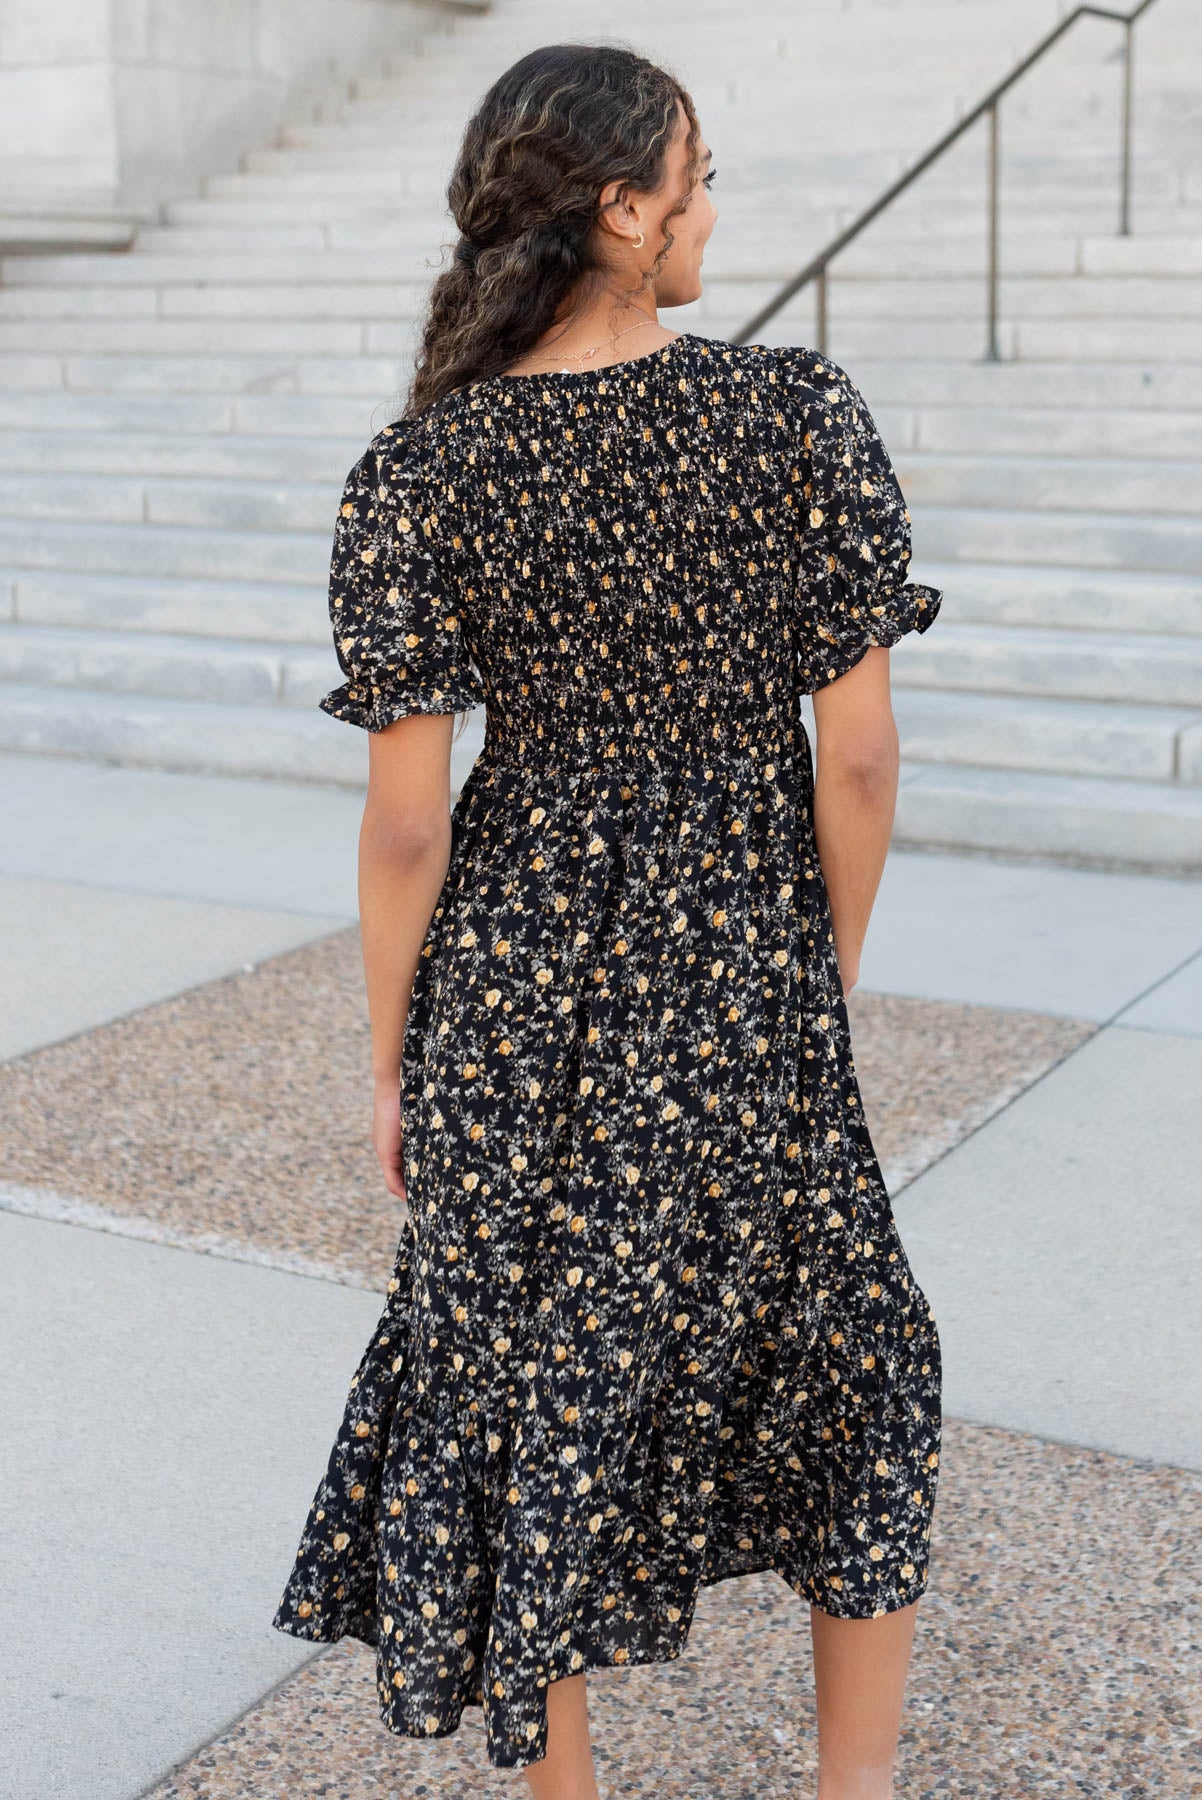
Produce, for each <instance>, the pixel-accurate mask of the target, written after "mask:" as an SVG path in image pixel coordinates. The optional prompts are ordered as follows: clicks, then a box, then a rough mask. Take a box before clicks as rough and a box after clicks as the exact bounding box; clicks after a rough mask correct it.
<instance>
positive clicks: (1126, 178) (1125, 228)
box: [1119, 19, 1135, 237]
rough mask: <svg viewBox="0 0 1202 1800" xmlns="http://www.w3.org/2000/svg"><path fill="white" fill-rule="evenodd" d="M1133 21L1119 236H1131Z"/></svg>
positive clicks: (1127, 51)
mask: <svg viewBox="0 0 1202 1800" xmlns="http://www.w3.org/2000/svg"><path fill="white" fill-rule="evenodd" d="M1134 25H1135V21H1134V19H1128V20H1127V24H1126V33H1125V46H1124V50H1123V172H1122V191H1121V196H1120V200H1119V235H1120V237H1130V235H1131V52H1132V50H1133V49H1134V47H1135V34H1134V29H1133V28H1134Z"/></svg>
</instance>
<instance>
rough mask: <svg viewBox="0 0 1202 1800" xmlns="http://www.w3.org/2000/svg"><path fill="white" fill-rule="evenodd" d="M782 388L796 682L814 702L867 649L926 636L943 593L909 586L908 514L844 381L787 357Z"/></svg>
mask: <svg viewBox="0 0 1202 1800" xmlns="http://www.w3.org/2000/svg"><path fill="white" fill-rule="evenodd" d="M785 378H786V382H787V385H788V388H789V392H790V395H791V398H792V401H793V405H794V409H795V411H794V428H795V429H799V430H800V432H801V443H800V455H799V457H798V459H797V464H796V467H795V469H794V476H795V478H797V477H799V478H800V482H801V489H800V498H799V499H796V500H795V502H794V504H795V506H796V508H797V510H798V511H799V512H800V514H801V518H800V525H801V527H802V538H801V556H800V565H801V566H800V571H799V579H798V602H799V615H800V616H799V630H798V674H799V680H800V685H801V690H802V692H804V693H813V692H814V691H815V689H817V688H820V687H824V686H826V685H827V684H828V683H829V682H832V681H835V680H837V679H838V677H839V676H840V675H844V674H846V673H847V671H848V669H850V668H853V667H854V666H855V664H856V663H857V662H859V661H860V659H861V657H862V656H863V655H864V654H865V652H866V651H867V650H868V649H869V648H870V647H871V646H872V645H874V644H877V645H881V646H882V647H883V648H885V649H889V648H891V647H892V646H893V645H894V644H896V643H897V642H898V640H899V639H900V638H902V637H904V636H905V634H906V633H907V632H909V631H926V630H928V629H929V627H930V626H931V625H932V624H933V622H934V620H935V617H936V615H937V613H938V611H939V608H940V605H941V603H942V600H943V592H942V590H941V589H940V588H936V587H929V586H926V585H925V584H923V583H921V582H916V581H911V580H909V579H908V575H909V569H908V565H909V561H910V552H911V542H910V514H909V510H908V508H907V506H906V502H905V498H904V496H903V494H902V491H901V487H900V485H899V483H898V479H897V475H896V473H895V472H894V469H893V464H892V463H891V461H890V459H889V453H888V451H887V450H886V449H885V446H884V443H883V442H882V440H881V435H880V432H879V431H878V429H877V426H876V422H875V420H874V419H873V417H872V414H871V413H870V412H869V410H868V407H867V405H866V404H865V401H864V397H863V395H862V394H861V393H860V391H859V389H858V388H857V387H856V385H855V383H854V382H853V381H852V379H851V377H850V376H849V375H848V374H847V373H846V372H845V371H844V370H843V369H841V368H840V367H839V366H838V364H837V363H833V362H831V361H830V359H829V358H827V357H820V356H818V355H817V354H816V353H815V352H813V351H799V350H790V351H788V352H787V353H786V362H785ZM798 415H800V416H798Z"/></svg>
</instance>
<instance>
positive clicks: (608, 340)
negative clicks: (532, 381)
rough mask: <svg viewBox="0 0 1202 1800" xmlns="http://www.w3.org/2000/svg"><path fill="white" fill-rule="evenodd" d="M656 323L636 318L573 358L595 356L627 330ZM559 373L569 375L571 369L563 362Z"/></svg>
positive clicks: (635, 329)
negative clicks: (563, 364) (630, 323)
mask: <svg viewBox="0 0 1202 1800" xmlns="http://www.w3.org/2000/svg"><path fill="white" fill-rule="evenodd" d="M656 323H657V321H656V320H654V319H636V320H635V322H634V324H633V325H624V326H623V327H622V330H621V331H616V332H615V333H614V334H613V336H612V337H608V338H602V339H601V342H600V343H599V344H594V345H593V346H592V349H590V350H578V351H576V353H575V357H574V360H575V361H576V362H578V363H580V362H583V361H584V360H585V358H586V357H589V356H595V355H596V353H597V351H598V350H601V349H603V348H604V346H605V345H606V344H616V343H617V341H618V339H619V338H620V337H625V336H626V333H627V332H628V331H637V330H638V328H639V326H640V325H654V324H656ZM661 329H662V327H661ZM568 354H569V355H571V354H572V353H571V352H570V351H569V353H568ZM560 373H561V374H563V375H570V374H571V373H572V371H571V369H569V368H568V367H567V366H566V364H565V366H564V367H563V368H562V369H561V370H560Z"/></svg>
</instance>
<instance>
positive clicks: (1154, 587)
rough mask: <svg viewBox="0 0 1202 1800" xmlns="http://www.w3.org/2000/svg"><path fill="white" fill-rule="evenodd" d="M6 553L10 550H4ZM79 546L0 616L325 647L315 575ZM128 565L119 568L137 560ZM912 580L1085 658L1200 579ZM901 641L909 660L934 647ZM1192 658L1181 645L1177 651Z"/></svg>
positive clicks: (28, 579)
mask: <svg viewBox="0 0 1202 1800" xmlns="http://www.w3.org/2000/svg"><path fill="white" fill-rule="evenodd" d="M9 548H10V551H11V550H12V548H13V545H12V543H10V545H9ZM83 549H84V545H83V544H82V543H81V542H80V540H79V539H78V538H77V540H76V543H75V545H74V548H73V549H71V548H69V547H68V546H66V545H64V546H63V550H64V557H65V565H66V566H64V567H63V568H62V569H61V570H55V569H54V568H22V567H21V566H19V565H18V564H17V563H16V562H15V561H14V562H10V563H9V564H8V565H7V566H3V567H0V617H4V616H12V617H15V618H18V619H21V620H23V621H26V622H28V623H32V624H44V625H73V626H80V627H86V628H88V629H90V630H122V629H126V630H141V631H159V632H187V633H194V634H196V635H203V636H206V637H252V638H254V637H261V638H267V639H278V640H279V641H280V642H292V643H311V644H324V643H326V642H327V641H328V639H329V625H328V620H327V615H326V594H325V589H326V581H325V573H324V572H323V571H321V570H319V569H318V568H317V561H316V558H314V559H313V561H314V573H313V578H312V580H311V581H309V582H307V583H291V584H290V583H288V582H286V581H278V580H275V581H267V580H260V581H241V580H238V579H237V578H236V577H232V576H227V577H223V578H215V579H214V580H212V581H206V580H205V579H203V577H196V576H178V575H172V574H169V573H160V574H156V575H151V574H125V573H121V574H97V573H93V572H92V571H91V570H90V569H88V568H87V567H79V566H77V567H72V566H71V564H72V563H73V562H74V563H77V564H78V563H80V562H82V560H83ZM136 566H137V564H131V565H130V567H136ZM912 568H913V574H914V578H915V579H916V580H921V581H929V582H931V583H933V584H934V585H935V586H936V587H939V588H941V589H942V590H943V592H944V594H945V596H946V598H945V601H944V614H943V617H942V619H941V622H940V635H942V634H943V633H944V632H945V631H946V630H947V628H948V624H949V623H950V622H951V621H952V620H953V617H954V620H955V621H956V622H963V623H965V624H976V625H980V626H1017V627H1023V626H1034V627H1041V628H1042V627H1049V628H1052V629H1053V630H1057V631H1063V632H1065V633H1066V634H1071V635H1072V636H1073V637H1074V639H1075V642H1076V643H1077V645H1078V646H1079V654H1080V656H1081V658H1082V659H1083V661H1085V662H1086V663H1087V662H1088V659H1089V657H1090V655H1091V649H1090V642H1091V640H1092V637H1093V636H1094V634H1096V633H1102V634H1105V633H1107V632H1118V633H1127V634H1132V635H1133V636H1135V637H1142V635H1143V634H1145V633H1147V634H1151V635H1152V636H1156V635H1157V634H1162V635H1169V636H1172V637H1174V639H1176V640H1180V639H1181V638H1182V637H1185V638H1189V637H1199V638H1202V578H1194V579H1193V580H1191V579H1190V578H1189V577H1183V576H1174V575H1155V574H1147V573H1144V572H1139V573H1134V572H1128V571H1122V570H1111V569H1097V570H1090V571H1080V570H1074V569H1069V570H1065V569H1063V568H1055V567H1049V568H1039V567H1038V566H1030V567H1018V568H1015V567H1007V566H1006V565H1005V564H1000V563H995V564H989V563H976V564H974V563H937V562H930V561H920V560H919V559H917V558H916V559H915V561H914V564H913V565H912ZM934 642H935V640H934V637H933V636H932V637H930V638H923V639H922V640H921V643H920V642H919V641H915V640H911V643H910V644H909V645H907V646H906V649H907V651H908V652H909V655H908V656H906V657H904V658H899V659H897V666H898V667H899V668H901V669H902V670H903V671H904V670H905V669H907V668H909V667H910V666H911V659H912V658H913V657H915V656H919V655H921V654H922V653H923V651H924V650H925V648H926V646H927V645H931V646H932V647H933V646H934ZM1183 654H1189V655H1192V654H1193V652H1192V651H1183Z"/></svg>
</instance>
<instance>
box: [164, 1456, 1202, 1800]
mask: <svg viewBox="0 0 1202 1800" xmlns="http://www.w3.org/2000/svg"><path fill="white" fill-rule="evenodd" d="M941 1479H942V1483H943V1486H942V1490H941V1495H940V1507H941V1509H942V1512H941V1518H940V1523H939V1528H938V1531H937V1534H936V1545H937V1547H936V1549H935V1551H934V1553H933V1555H932V1563H931V1584H930V1587H929V1589H928V1591H927V1594H926V1596H925V1597H924V1599H923V1600H922V1601H921V1602H920V1605H919V1622H918V1630H917V1633H916V1636H915V1644H914V1655H913V1659H912V1662H911V1670H910V1679H909V1684H908V1687H907V1693H906V1710H905V1715H904V1725H903V1732H902V1739H901V1745H900V1751H899V1758H898V1771H897V1781H896V1792H897V1796H898V1800H1027V1797H1028V1796H1029V1797H1030V1800H1068V1797H1069V1796H1072V1800H1103V1796H1104V1797H1105V1800H1112V1797H1113V1800H1188V1797H1190V1796H1195V1795H1198V1794H1202V1539H1200V1537H1199V1533H1198V1519H1199V1501H1200V1500H1202V1477H1199V1476H1197V1475H1189V1474H1185V1473H1182V1472H1180V1471H1177V1470H1174V1469H1165V1468H1158V1467H1155V1466H1154V1465H1152V1464H1148V1463H1138V1462H1129V1461H1125V1460H1124V1459H1122V1458H1119V1457H1112V1456H1106V1455H1104V1454H1102V1453H1101V1452H1099V1451H1093V1450H1081V1449H1076V1448H1073V1447H1071V1446H1064V1445H1054V1444H1046V1443H1044V1442H1042V1441H1041V1440H1040V1439H1038V1438H1032V1437H1025V1436H1022V1435H1019V1434H1017V1433H1011V1432H1006V1431H998V1430H995V1429H993V1428H991V1427H988V1426H980V1425H966V1424H963V1423H960V1422H957V1421H953V1420H948V1421H947V1424H946V1429H945V1448H944V1454H943V1465H942V1476H941ZM808 1616H809V1615H808V1608H806V1607H805V1606H803V1604H802V1602H801V1601H800V1600H798V1599H797V1597H796V1596H795V1595H794V1594H793V1593H792V1592H791V1591H790V1589H789V1588H788V1587H786V1585H785V1583H784V1582H783V1581H781V1580H780V1578H779V1577H778V1576H775V1575H771V1574H763V1575H748V1576H741V1577H738V1578H737V1579H734V1580H731V1581H727V1582H719V1583H718V1584H717V1585H716V1586H714V1587H711V1588H707V1589H704V1590H703V1592H702V1596H701V1600H700V1603H699V1605H698V1608H697V1613H696V1615H695V1617H694V1621H693V1628H692V1631H691V1632H690V1635H689V1640H688V1643H687V1645H686V1648H685V1653H684V1655H683V1656H682V1657H681V1658H680V1659H679V1661H677V1662H673V1663H665V1664H661V1665H656V1666H651V1667H648V1668H639V1669H629V1670H620V1671H619V1670H599V1671H595V1672H594V1673H592V1674H590V1675H589V1677H588V1691H589V1696H590V1699H589V1716H590V1723H591V1728H592V1737H593V1742H594V1745H595V1747H596V1758H597V1767H598V1773H599V1777H600V1785H601V1791H602V1796H603V1800H811V1797H812V1795H813V1793H814V1782H815V1775H816V1764H815V1757H814V1743H815V1723H814V1703H813V1681H812V1677H811V1670H810V1658H809V1627H808ZM529 1791H530V1790H529V1786H528V1784H527V1783H526V1781H525V1778H524V1777H523V1776H522V1775H521V1774H520V1773H517V1772H515V1771H510V1770H495V1769H491V1768H490V1767H489V1765H488V1764H487V1761H486V1759H485V1753H484V1736H483V1730H482V1726H481V1715H480V1712H479V1709H478V1708H475V1707H472V1708H469V1709H468V1710H467V1711H466V1712H465V1713H464V1715H463V1720H462V1723H461V1725H460V1727H459V1730H458V1731H457V1732H455V1733H453V1734H452V1735H451V1736H449V1737H446V1738H441V1739H437V1740H426V1741H423V1740H419V1739H404V1740H403V1739H400V1738H394V1737H392V1736H391V1735H390V1734H389V1733H388V1732H387V1731H386V1730H385V1728H384V1726H383V1725H382V1724H381V1723H380V1722H379V1717H378V1713H377V1709H376V1695H375V1682H374V1661H373V1653H372V1652H371V1651H370V1650H368V1649H366V1648H365V1647H364V1646H362V1645H358V1644H353V1643H347V1642H345V1641H344V1642H343V1643H341V1644H338V1645H336V1646H334V1647H333V1648H331V1649H330V1650H327V1651H324V1652H322V1653H321V1654H319V1655H318V1657H317V1658H316V1659H315V1660H314V1661H313V1662H311V1663H309V1664H308V1665H307V1667H306V1668H304V1669H303V1670H302V1671H301V1672H300V1674H298V1675H296V1676H294V1677H293V1678H292V1679H291V1680H290V1681H288V1682H286V1683H285V1684H284V1685H283V1686H282V1687H281V1688H279V1689H277V1690H276V1692H275V1693H274V1694H272V1695H271V1696H270V1697H269V1698H268V1699H266V1700H265V1701H263V1702H262V1703H261V1704H260V1705H259V1706H257V1707H255V1708H254V1709H253V1710H252V1711H251V1712H249V1713H248V1714H247V1715H246V1716H245V1717H244V1718H243V1719H242V1720H241V1721H240V1722H239V1723H238V1724H237V1725H236V1726H235V1727H234V1729H233V1730H231V1731H229V1732H227V1733H226V1734H225V1735H224V1736H222V1737H220V1738H219V1739H217V1740H216V1742H214V1743H213V1744H211V1745H209V1746H208V1748H207V1749H205V1750H203V1751H201V1753H200V1754H199V1755H198V1756H196V1757H194V1758H193V1759H192V1760H191V1761H190V1762H189V1763H187V1764H186V1765H185V1766H184V1767H183V1768H181V1769H180V1770H178V1771H177V1773H176V1774H175V1775H174V1776H173V1777H172V1778H171V1779H169V1780H168V1781H165V1782H163V1783H162V1784H161V1785H160V1786H158V1787H156V1788H155V1789H154V1791H153V1800H192V1797H193V1796H203V1800H310V1797H316V1796H318V1795H321V1796H327V1797H329V1800H377V1797H380V1796H385V1795H387V1796H389V1797H390V1800H418V1797H419V1796H438V1797H439V1800H443V1797H445V1800H468V1797H469V1796H470V1797H471V1800H501V1796H504V1795H515V1794H528V1793H529Z"/></svg>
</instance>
